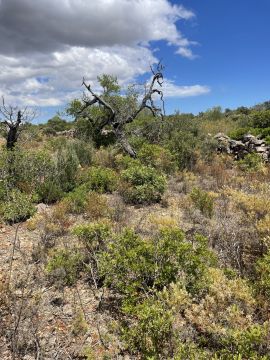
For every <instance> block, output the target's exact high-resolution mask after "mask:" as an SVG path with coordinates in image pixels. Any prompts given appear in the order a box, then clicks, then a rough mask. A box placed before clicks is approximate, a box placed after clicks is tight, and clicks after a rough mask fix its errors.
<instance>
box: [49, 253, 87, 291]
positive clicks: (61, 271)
mask: <svg viewBox="0 0 270 360" xmlns="http://www.w3.org/2000/svg"><path fill="white" fill-rule="evenodd" d="M82 268H83V256H82V254H81V253H80V252H78V250H77V249H70V250H69V249H58V250H56V251H54V252H53V253H52V255H51V256H50V258H49V260H48V263H47V266H46V271H47V273H48V275H49V278H50V279H53V280H54V281H56V282H59V283H60V284H61V285H68V286H71V285H73V284H74V283H75V282H76V280H77V279H78V278H79V276H80V271H81V270H82Z"/></svg>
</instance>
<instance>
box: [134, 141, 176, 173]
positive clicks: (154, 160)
mask: <svg viewBox="0 0 270 360" xmlns="http://www.w3.org/2000/svg"><path fill="white" fill-rule="evenodd" d="M138 159H139V160H140V161H141V162H142V163H143V164H144V165H146V166H151V167H153V168H155V169H157V170H160V171H163V172H165V173H167V174H170V173H172V172H173V171H175V170H176V163H175V161H174V158H173V156H172V154H171V153H170V151H169V150H167V149H165V148H163V147H161V146H159V145H155V144H143V146H142V147H141V148H140V150H139V152H138Z"/></svg>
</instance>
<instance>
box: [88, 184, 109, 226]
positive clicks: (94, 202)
mask: <svg viewBox="0 0 270 360" xmlns="http://www.w3.org/2000/svg"><path fill="white" fill-rule="evenodd" d="M85 216H86V217H88V218H90V219H91V220H98V219H100V218H106V217H109V216H110V208H109V207H108V203H107V200H106V198H105V197H104V196H103V195H101V194H99V193H96V192H95V191H90V193H88V195H87V202H86V206H85Z"/></svg>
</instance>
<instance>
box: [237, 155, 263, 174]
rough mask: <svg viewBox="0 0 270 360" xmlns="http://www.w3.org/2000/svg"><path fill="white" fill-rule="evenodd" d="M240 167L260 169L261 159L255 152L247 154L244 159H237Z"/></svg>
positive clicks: (243, 168)
mask: <svg viewBox="0 0 270 360" xmlns="http://www.w3.org/2000/svg"><path fill="white" fill-rule="evenodd" d="M238 165H239V167H240V169H242V170H244V171H258V170H260V169H262V166H263V159H262V157H261V156H260V155H259V154H257V153H250V154H247V155H246V156H245V157H244V159H242V160H239V161H238Z"/></svg>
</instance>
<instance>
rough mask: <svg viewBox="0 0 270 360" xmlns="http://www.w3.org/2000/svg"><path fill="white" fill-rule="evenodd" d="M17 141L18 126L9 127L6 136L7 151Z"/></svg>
mask: <svg viewBox="0 0 270 360" xmlns="http://www.w3.org/2000/svg"><path fill="white" fill-rule="evenodd" d="M17 139H18V126H11V127H9V129H8V134H7V149H8V150H12V149H13V148H14V146H15V144H16V142H17Z"/></svg>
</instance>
